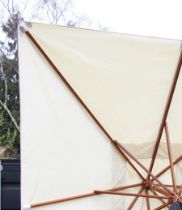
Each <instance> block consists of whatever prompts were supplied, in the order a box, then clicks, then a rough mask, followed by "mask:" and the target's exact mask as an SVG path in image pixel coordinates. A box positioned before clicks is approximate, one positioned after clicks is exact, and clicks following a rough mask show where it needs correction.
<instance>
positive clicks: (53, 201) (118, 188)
mask: <svg viewBox="0 0 182 210" xmlns="http://www.w3.org/2000/svg"><path fill="white" fill-rule="evenodd" d="M141 185H142V183H137V184H133V185H127V186H121V187H117V188H112V189H109V191H118V190H126V189H129V188H133V187H139V186H141ZM96 195H97V194H96V193H95V192H92V193H87V194H81V195H77V196H71V197H67V198H61V199H56V200H50V201H44V202H40V203H35V204H31V208H36V207H40V206H47V205H52V204H56V203H62V202H66V201H71V200H77V199H82V198H87V197H92V196H96Z"/></svg>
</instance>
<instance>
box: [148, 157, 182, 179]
mask: <svg viewBox="0 0 182 210" xmlns="http://www.w3.org/2000/svg"><path fill="white" fill-rule="evenodd" d="M181 160H182V156H179V157H178V158H177V159H176V160H175V161H174V162H173V165H175V164H177V163H178V162H180V161H181ZM169 169H170V165H168V166H167V167H165V168H164V169H163V170H162V171H160V172H159V173H158V174H157V175H155V177H156V178H159V177H160V176H161V175H162V174H164V173H165V172H166V171H167V170H169ZM151 181H154V179H153V178H152V179H151Z"/></svg>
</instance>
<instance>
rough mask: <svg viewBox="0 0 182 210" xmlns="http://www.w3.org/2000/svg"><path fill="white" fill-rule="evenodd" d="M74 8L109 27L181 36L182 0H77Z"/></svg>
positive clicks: (150, 33) (160, 35) (161, 35)
mask: <svg viewBox="0 0 182 210" xmlns="http://www.w3.org/2000/svg"><path fill="white" fill-rule="evenodd" d="M75 9H76V10H78V11H79V12H80V13H83V14H85V15H87V16H88V17H90V18H92V19H95V20H98V21H99V22H100V23H101V25H103V26H106V27H107V28H109V30H110V31H115V32H121V33H129V34H138V35H147V36H157V37H164V38H172V39H182V0H76V1H75Z"/></svg>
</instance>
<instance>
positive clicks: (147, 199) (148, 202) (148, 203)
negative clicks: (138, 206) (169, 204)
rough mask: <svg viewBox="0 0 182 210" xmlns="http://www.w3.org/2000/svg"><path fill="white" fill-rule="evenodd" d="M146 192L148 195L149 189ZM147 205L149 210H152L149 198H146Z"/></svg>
mask: <svg viewBox="0 0 182 210" xmlns="http://www.w3.org/2000/svg"><path fill="white" fill-rule="evenodd" d="M145 192H146V195H148V190H147V189H145ZM146 204H147V210H150V209H151V208H150V200H149V198H148V197H146Z"/></svg>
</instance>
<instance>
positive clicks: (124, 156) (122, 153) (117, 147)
mask: <svg viewBox="0 0 182 210" xmlns="http://www.w3.org/2000/svg"><path fill="white" fill-rule="evenodd" d="M113 145H114V147H115V148H116V149H117V150H118V152H119V153H121V155H122V156H123V158H124V159H125V160H126V161H127V162H128V163H129V164H130V166H131V167H132V168H133V169H134V171H135V172H136V173H137V174H138V175H139V176H140V178H141V179H142V180H144V179H145V178H144V176H143V175H142V174H141V173H140V172H139V170H138V169H137V168H136V167H135V165H134V164H133V163H132V162H131V161H130V159H129V158H128V157H127V156H126V155H125V153H124V152H123V151H122V150H120V147H119V146H118V145H117V144H115V143H114V141H113Z"/></svg>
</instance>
